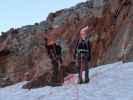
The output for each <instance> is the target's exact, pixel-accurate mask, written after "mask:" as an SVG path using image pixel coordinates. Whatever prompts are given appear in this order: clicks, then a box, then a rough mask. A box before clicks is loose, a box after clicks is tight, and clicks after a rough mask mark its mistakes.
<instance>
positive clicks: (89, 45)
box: [88, 41, 91, 60]
mask: <svg viewBox="0 0 133 100" xmlns="http://www.w3.org/2000/svg"><path fill="white" fill-rule="evenodd" d="M88 49H89V52H88V53H89V54H88V55H89V60H91V43H90V41H88Z"/></svg>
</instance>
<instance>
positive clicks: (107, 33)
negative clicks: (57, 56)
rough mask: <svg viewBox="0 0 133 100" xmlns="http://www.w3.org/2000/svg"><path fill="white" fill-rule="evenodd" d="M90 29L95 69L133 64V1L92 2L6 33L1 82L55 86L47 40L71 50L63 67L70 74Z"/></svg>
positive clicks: (0, 48) (0, 42)
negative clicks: (84, 34)
mask: <svg viewBox="0 0 133 100" xmlns="http://www.w3.org/2000/svg"><path fill="white" fill-rule="evenodd" d="M86 25H88V27H89V30H88V36H89V38H90V41H91V44H92V60H91V64H90V66H91V67H95V66H96V65H100V64H105V63H112V62H116V61H119V60H123V61H133V0H90V1H87V2H84V3H80V4H77V5H76V6H74V7H71V8H69V9H63V10H60V11H57V12H55V13H50V14H49V15H48V17H47V20H45V21H42V22H40V23H35V24H34V25H28V26H24V27H21V28H18V29H10V30H9V31H7V32H4V33H2V36H1V37H0V73H2V75H1V79H3V78H4V79H5V81H6V80H8V81H9V80H10V82H11V83H16V82H19V81H23V80H32V81H34V80H39V81H40V82H41V81H43V82H42V83H43V84H44V83H47V82H52V80H51V75H52V67H51V66H52V64H51V59H50V58H49V57H48V55H47V52H46V48H45V40H44V38H45V37H52V38H53V39H54V40H55V41H58V42H60V44H61V46H62V47H63V48H65V49H66V50H67V52H66V53H65V54H64V55H63V56H64V60H63V65H64V66H65V68H66V69H67V71H68V69H69V70H70V69H72V70H73V68H71V66H70V65H71V64H72V62H73V58H72V56H71V55H72V54H73V48H74V46H75V41H76V40H77V39H78V38H79V37H78V34H79V31H80V29H81V28H82V27H84V26H86ZM3 74H4V75H3ZM42 76H43V77H42ZM6 82H7V81H6ZM38 84H39V85H40V84H41V83H38V81H35V85H38Z"/></svg>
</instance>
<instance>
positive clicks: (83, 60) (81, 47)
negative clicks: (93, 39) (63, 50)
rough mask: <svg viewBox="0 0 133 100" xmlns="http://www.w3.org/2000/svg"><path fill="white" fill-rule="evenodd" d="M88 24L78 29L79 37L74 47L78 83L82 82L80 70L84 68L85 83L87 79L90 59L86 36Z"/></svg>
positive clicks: (89, 46)
mask: <svg viewBox="0 0 133 100" xmlns="http://www.w3.org/2000/svg"><path fill="white" fill-rule="evenodd" d="M87 30H88V26H87V27H85V28H83V29H82V30H81V31H80V39H79V40H78V42H77V44H76V48H75V55H74V56H75V58H76V61H77V63H78V69H79V70H78V73H79V83H80V84H81V83H83V78H82V71H83V69H85V83H88V82H89V81H90V80H89V68H88V62H89V61H90V60H91V45H90V41H89V39H88V38H87Z"/></svg>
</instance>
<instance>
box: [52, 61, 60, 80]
mask: <svg viewBox="0 0 133 100" xmlns="http://www.w3.org/2000/svg"><path fill="white" fill-rule="evenodd" d="M52 64H53V68H52V70H53V77H52V80H53V82H58V77H59V75H58V74H59V71H58V63H57V62H56V61H52Z"/></svg>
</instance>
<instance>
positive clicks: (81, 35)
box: [80, 26, 88, 39]
mask: <svg viewBox="0 0 133 100" xmlns="http://www.w3.org/2000/svg"><path fill="white" fill-rule="evenodd" d="M87 30H88V26H86V27H84V28H82V29H81V30H80V38H81V39H85V38H86V37H87Z"/></svg>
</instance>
